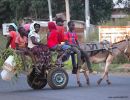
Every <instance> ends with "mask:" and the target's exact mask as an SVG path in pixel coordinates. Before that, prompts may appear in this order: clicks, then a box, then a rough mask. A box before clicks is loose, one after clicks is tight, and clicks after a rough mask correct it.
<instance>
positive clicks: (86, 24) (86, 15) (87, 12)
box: [84, 0, 90, 42]
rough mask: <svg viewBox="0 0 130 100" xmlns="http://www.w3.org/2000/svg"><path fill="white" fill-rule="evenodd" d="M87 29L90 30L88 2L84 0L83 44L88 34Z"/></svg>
mask: <svg viewBox="0 0 130 100" xmlns="http://www.w3.org/2000/svg"><path fill="white" fill-rule="evenodd" d="M89 28H90V14H89V0H85V31H84V37H85V42H86V40H87V37H88V34H89Z"/></svg>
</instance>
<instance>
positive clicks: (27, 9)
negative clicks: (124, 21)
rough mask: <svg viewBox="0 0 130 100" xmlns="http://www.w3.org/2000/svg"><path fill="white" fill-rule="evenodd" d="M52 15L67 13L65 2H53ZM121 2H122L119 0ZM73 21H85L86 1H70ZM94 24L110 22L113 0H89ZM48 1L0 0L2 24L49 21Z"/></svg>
mask: <svg viewBox="0 0 130 100" xmlns="http://www.w3.org/2000/svg"><path fill="white" fill-rule="evenodd" d="M51 1H52V13H53V17H55V14H56V13H60V12H65V1H64V0H51ZM119 1H121V0H119ZM69 2H70V11H71V19H75V20H85V0H69ZM89 3H90V18H91V23H92V24H98V23H100V22H103V21H105V20H108V19H109V18H110V16H111V12H112V7H113V0H89ZM48 16H49V15H48V2H47V0H0V23H3V22H9V21H12V20H18V19H21V18H24V17H32V18H35V19H48V18H49V17H48Z"/></svg>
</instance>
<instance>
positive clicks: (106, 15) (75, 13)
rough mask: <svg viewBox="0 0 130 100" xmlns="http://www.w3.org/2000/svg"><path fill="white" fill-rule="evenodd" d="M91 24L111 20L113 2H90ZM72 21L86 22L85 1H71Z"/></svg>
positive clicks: (92, 0)
mask: <svg viewBox="0 0 130 100" xmlns="http://www.w3.org/2000/svg"><path fill="white" fill-rule="evenodd" d="M89 6H90V21H91V24H98V23H100V22H103V21H106V20H108V19H110V16H111V13H112V8H113V0H89ZM70 7H71V15H72V19H77V20H85V0H70Z"/></svg>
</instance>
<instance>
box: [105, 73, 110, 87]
mask: <svg viewBox="0 0 130 100" xmlns="http://www.w3.org/2000/svg"><path fill="white" fill-rule="evenodd" d="M106 82H107V84H108V85H110V84H111V82H110V80H109V77H108V73H106Z"/></svg>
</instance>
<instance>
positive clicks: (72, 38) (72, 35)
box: [66, 32, 78, 44]
mask: <svg viewBox="0 0 130 100" xmlns="http://www.w3.org/2000/svg"><path fill="white" fill-rule="evenodd" d="M66 38H67V40H68V42H69V44H77V43H76V40H78V36H77V34H76V33H75V32H67V33H66Z"/></svg>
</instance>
